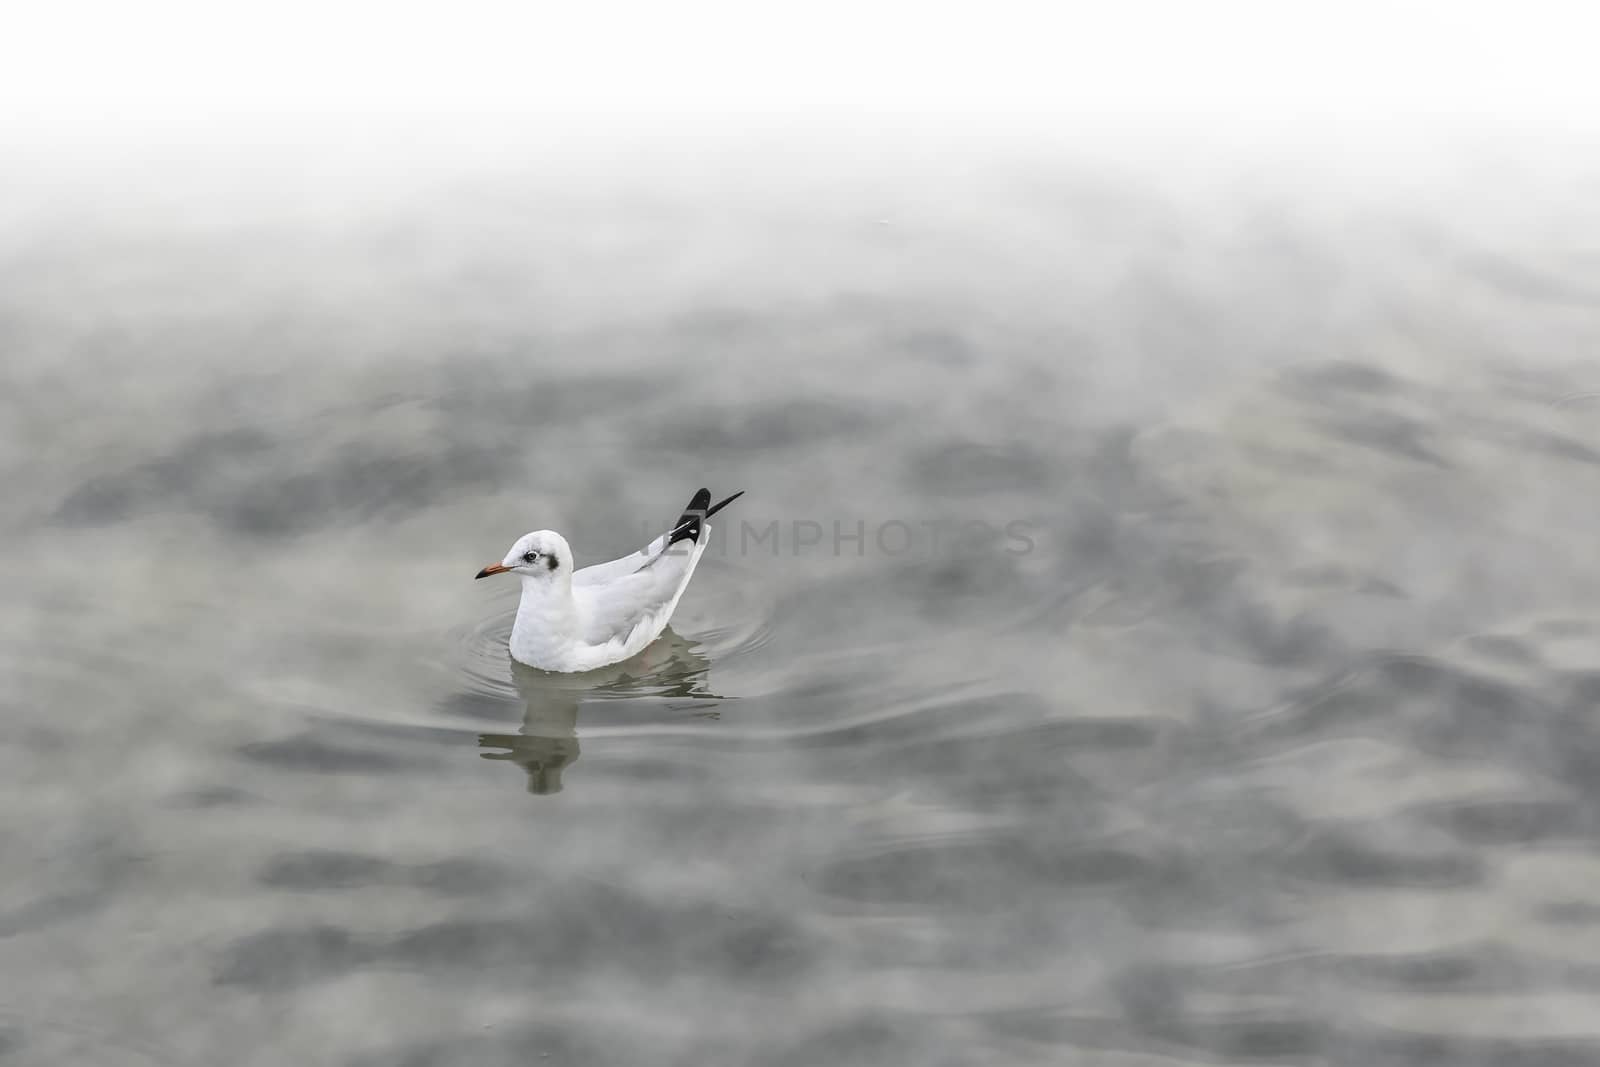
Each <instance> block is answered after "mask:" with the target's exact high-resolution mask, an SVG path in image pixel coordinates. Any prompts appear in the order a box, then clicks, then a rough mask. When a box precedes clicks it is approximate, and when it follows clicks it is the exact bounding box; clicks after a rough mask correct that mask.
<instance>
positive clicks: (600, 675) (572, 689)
mask: <svg viewBox="0 0 1600 1067" xmlns="http://www.w3.org/2000/svg"><path fill="white" fill-rule="evenodd" d="M510 667H511V680H512V682H513V683H514V684H515V685H516V687H517V692H518V693H519V694H520V695H521V697H522V699H523V701H524V703H525V704H526V705H527V710H526V711H524V712H523V716H522V729H521V730H520V731H519V732H518V733H514V734H480V735H479V737H478V746H479V747H480V748H484V749H503V750H504V751H500V752H480V753H479V755H480V756H482V757H483V758H484V759H491V760H510V761H511V762H512V763H517V764H520V765H521V766H522V768H523V769H524V770H525V771H527V772H528V792H530V793H533V794H535V795H537V796H547V795H549V794H552V793H559V792H561V788H562V780H561V775H562V772H563V771H565V770H566V769H567V768H568V767H570V766H572V764H574V763H576V762H577V761H578V753H579V744H578V709H579V708H580V707H581V706H583V705H585V704H588V705H590V706H591V707H593V706H594V705H596V704H599V703H602V702H604V701H608V700H630V699H647V698H650V697H690V698H694V699H696V700H720V699H721V698H720V697H717V696H715V695H713V694H711V693H709V692H707V691H706V688H705V686H706V673H707V672H708V671H709V670H710V669H711V662H710V661H709V660H707V659H706V657H705V656H704V655H702V654H701V652H700V650H699V648H698V647H697V646H695V645H692V644H690V643H689V642H688V641H685V640H684V639H683V638H682V637H680V636H679V635H678V633H677V632H676V631H674V630H673V629H672V628H671V627H670V626H669V627H668V628H667V629H666V630H665V631H663V632H662V634H661V636H660V637H659V638H658V639H657V640H656V641H654V642H653V643H651V645H650V647H648V648H646V649H645V650H644V651H643V652H641V653H639V654H638V655H637V656H634V657H633V658H632V659H628V660H624V661H623V662H621V663H616V664H612V665H611V666H609V667H602V668H600V669H599V670H594V671H585V672H584V673H582V674H556V673H553V672H551V671H541V670H538V669H537V668H534V667H529V666H525V665H524V664H521V663H518V662H516V661H515V660H511V661H510Z"/></svg>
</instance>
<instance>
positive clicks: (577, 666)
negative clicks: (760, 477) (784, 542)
mask: <svg viewBox="0 0 1600 1067" xmlns="http://www.w3.org/2000/svg"><path fill="white" fill-rule="evenodd" d="M742 495H743V490H741V491H740V492H738V493H735V494H733V496H730V497H728V499H726V500H724V501H722V502H721V503H719V504H717V505H715V506H712V505H711V493H710V491H709V490H707V489H701V490H700V491H699V492H698V493H696V494H695V495H694V498H693V499H692V500H690V501H689V506H688V508H687V509H686V510H685V511H684V513H683V514H682V515H681V516H679V518H678V521H677V522H676V523H674V524H673V526H672V528H671V529H670V530H669V531H668V532H667V533H664V534H662V535H661V536H660V537H658V538H656V539H655V540H654V541H652V542H650V544H649V546H648V547H646V548H644V549H641V550H640V551H638V552H635V553H633V554H632V555H628V556H623V557H622V558H621V559H614V560H612V561H610V562H609V563H597V564H595V565H594V566H592V567H585V568H583V569H582V570H576V571H575V570H574V569H573V560H572V548H571V546H569V545H568V544H567V539H566V538H564V537H562V536H561V535H560V534H558V533H556V532H555V531H554V530H535V531H534V532H533V533H530V534H525V535H523V536H522V537H520V538H518V539H517V542H516V544H514V545H512V546H511V551H509V552H507V553H506V557H505V559H503V560H502V561H501V562H499V563H493V564H490V565H489V566H487V567H485V568H483V570H481V571H479V572H478V577H479V578H486V577H488V576H489V575H491V574H507V573H514V574H516V575H518V576H519V577H520V578H521V579H522V600H521V602H520V603H519V604H518V605H517V621H516V622H515V623H514V624H513V625H512V627H511V656H512V658H513V659H515V660H517V661H518V662H519V663H526V664H527V665H528V666H530V667H538V668H540V669H541V670H547V671H561V672H563V673H570V672H574V671H591V670H595V669H597V668H599V667H604V666H607V665H609V664H612V663H618V662H620V661H622V660H625V659H627V658H629V657H630V656H634V655H637V654H638V653H639V652H641V651H643V650H644V648H645V646H647V645H649V644H650V642H652V641H654V640H655V639H656V638H657V637H660V636H661V631H662V630H664V629H666V626H667V623H668V622H669V621H671V619H672V612H673V610H674V609H675V608H676V607H677V606H678V600H679V599H680V598H681V597H682V596H683V591H684V589H685V588H687V587H688V585H689V579H690V578H692V577H693V576H694V569H695V567H696V566H697V565H698V564H699V562H700V557H701V556H702V555H703V554H704V553H705V550H706V545H707V543H709V541H710V538H711V524H710V523H708V522H706V521H705V520H706V519H707V518H709V517H710V516H712V515H714V514H716V513H717V512H718V511H721V510H722V509H723V508H724V507H726V506H727V505H728V504H730V503H732V502H733V501H734V500H737V499H738V498H739V497H740V496H742Z"/></svg>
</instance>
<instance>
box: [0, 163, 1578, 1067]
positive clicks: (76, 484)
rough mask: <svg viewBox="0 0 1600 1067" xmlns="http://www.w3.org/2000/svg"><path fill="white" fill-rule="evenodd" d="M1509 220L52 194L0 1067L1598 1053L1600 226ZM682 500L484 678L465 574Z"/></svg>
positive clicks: (1385, 1058)
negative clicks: (609, 611)
mask: <svg viewBox="0 0 1600 1067" xmlns="http://www.w3.org/2000/svg"><path fill="white" fill-rule="evenodd" d="M1503 178H1504V176H1494V175H1490V176H1488V177H1486V178H1484V179H1483V181H1482V182H1481V184H1480V185H1478V186H1473V189H1475V190H1477V191H1476V192H1475V193H1474V192H1471V191H1469V192H1461V191H1460V190H1456V194H1457V195H1455V196H1454V198H1452V197H1451V196H1446V197H1443V198H1440V197H1436V196H1435V195H1434V191H1433V190H1431V189H1429V188H1425V187H1423V188H1409V187H1406V186H1404V185H1403V183H1396V185H1395V186H1394V187H1393V188H1379V189H1376V190H1373V189H1369V190H1367V191H1366V192H1365V193H1362V194H1360V195H1356V194H1352V193H1339V192H1335V191H1330V190H1329V189H1327V188H1321V189H1320V190H1319V189H1315V188H1313V189H1300V190H1299V191H1295V190H1296V187H1295V186H1294V185H1293V183H1289V184H1288V185H1286V186H1284V187H1283V188H1278V189H1276V190H1273V189H1265V188H1258V187H1256V186H1254V185H1252V184H1251V183H1249V182H1244V183H1242V184H1240V185H1238V186H1224V187H1221V188H1220V190H1216V191H1214V192H1213V194H1209V198H1208V197H1206V196H1198V195H1188V196H1185V195H1179V194H1178V192H1177V191H1176V190H1178V189H1181V187H1182V183H1181V182H1172V181H1168V182H1164V183H1163V182H1157V181H1153V180H1150V181H1147V180H1145V179H1144V178H1143V177H1141V176H1140V175H1139V174H1129V173H1125V172H1111V171H1097V170H1093V169H1092V168H1091V169H1088V170H1083V169H1073V168H1056V169H1044V170H1040V171H1037V172H1024V173H1023V174H1022V176H1020V177H1019V176H1016V175H1010V176H995V175H991V176H990V177H988V178H985V179H983V180H982V181H979V180H978V179H976V178H973V179H970V180H959V181H958V180H954V179H952V180H947V181H943V182H942V183H941V182H935V181H933V180H932V179H930V178H929V177H928V176H927V174H925V173H924V174H921V175H919V177H918V180H916V181H912V180H910V179H909V178H905V177H902V178H899V179H896V180H894V181H888V180H884V181H869V180H867V179H862V180H861V181H859V182H854V183H852V182H850V181H844V180H840V181H838V182H836V183H834V184H832V185H828V186H827V187H826V188H821V189H820V190H819V189H818V188H816V187H814V186H812V185H808V184H807V183H806V182H804V181H799V180H798V179H794V180H791V181H790V182H789V183H788V184H787V185H783V186H781V187H779V188H772V189H768V188H765V187H763V186H761V185H760V183H757V182H753V181H752V183H751V184H750V185H749V186H744V185H741V184H740V181H739V179H738V178H736V177H735V178H728V177H726V176H724V178H723V179H722V180H721V183H720V184H716V185H714V186H713V187H708V188H709V189H710V191H706V192H703V193H702V192H698V191H697V187H696V186H695V184H694V183H693V182H686V183H680V185H679V186H673V187H670V188H668V189H666V190H665V191H662V190H661V189H656V188H653V187H652V186H651V185H650V183H649V182H648V181H646V180H644V179H643V178H640V179H637V180H636V181H635V182H634V184H633V185H627V184H626V183H621V182H618V183H612V184H610V185H602V186H599V187H593V188H587V187H583V186H581V185H580V184H578V183H566V184H564V183H562V182H560V181H556V180H553V179H552V180H546V181H539V180H535V179H533V178H514V177H499V178H496V179H494V180H488V179H483V180H477V181H472V182H461V183H459V184H457V185H454V186H450V187H447V188H436V189H433V190H432V191H430V192H429V193H427V194H421V193H419V194H417V195H414V196H400V195H393V196H389V197H385V198H380V199H378V200H375V201H374V202H372V203H356V204H351V203H344V202H340V203H338V204H335V205H332V206H328V205H325V204H322V203H320V202H319V201H317V200H316V198H315V197H314V196H306V197H303V198H302V199H301V200H294V199H293V198H292V197H286V198H285V201H284V202H283V203H281V204H275V205H273V206H271V207H270V208H257V209H252V210H251V211H248V212H245V211H235V210H233V209H231V208H228V207H226V206H218V205H216V204H213V203H211V202H209V201H206V200H204V199H203V198H202V199H199V200H196V201H194V202H192V203H182V202H179V200H181V198H177V197H174V199H173V201H171V202H162V201H160V200H159V198H157V199H155V200H154V201H152V202H151V203H143V204H140V205H135V204H134V203H133V202H132V200H129V201H128V202H126V203H124V202H122V201H119V200H118V199H117V195H118V194H116V193H115V192H107V193H105V196H106V197H107V198H109V199H105V200H96V199H94V198H93V197H89V198H87V199H80V200H75V201H71V202H70V204H68V203H67V201H63V203H64V204H67V206H59V207H57V206H52V205H53V204H54V202H53V201H51V200H50V198H49V196H48V195H46V194H45V193H39V192H37V191H35V193H34V198H33V199H31V200H28V201H27V202H26V204H25V205H24V207H22V208H16V207H15V206H14V207H13V208H12V209H8V210H9V211H10V214H8V215H7V216H6V217H5V220H4V225H3V227H0V235H3V243H0V250H3V254H0V359H3V360H4V363H3V369H4V376H5V381H4V385H5V389H4V396H3V398H0V408H3V409H4V410H3V414H4V419H3V421H0V465H3V466H0V477H3V484H4V485H5V487H6V490H7V492H6V504H5V507H4V509H3V510H0V536H3V539H4V548H3V550H0V577H3V580H4V588H5V589H6V591H7V595H6V596H5V597H4V598H3V601H0V680H3V683H4V684H3V688H0V713H3V719H0V834H3V840H4V841H5V868H4V870H5V878H4V880H3V882H0V990H3V992H0V1062H3V1063H7V1064H9V1063H18V1064H84V1065H90V1064H117V1065H121V1064H138V1063H149V1064H163V1065H165V1064H185V1065H187V1064H193V1065H214V1064H219V1063H227V1064H232V1065H235V1067H256V1065H260V1067H269V1065H272V1067H276V1065H281V1064H284V1063H316V1064H324V1063H326V1064H335V1065H350V1067H359V1065H380V1064H381V1065H385V1067H422V1065H435V1064H437V1065H451V1067H458V1065H470V1067H478V1065H484V1067H489V1065H501V1064H505V1065H509V1064H519V1065H520V1064H529V1063H538V1064H542V1063H551V1064H607V1065H609V1064H651V1065H662V1064H685V1065H706V1064H743V1063H751V1064H774V1065H789V1064H793V1065H811V1064H874V1065H884V1067H889V1065H896V1064H906V1065H913V1064H914V1065H919V1067H920V1065H931V1064H950V1065H958V1064H959V1065H965V1064H977V1063H982V1064H986V1065H989V1064H1094V1065H1107V1067H1110V1065H1115V1067H1154V1065H1157V1064H1160V1065H1163V1067H1166V1065H1178V1064H1216V1063H1236V1062H1237V1063H1267V1064H1339V1065H1344V1064H1350V1065H1361V1067H1388V1065H1396V1067H1398V1065H1413V1064H1449V1065H1470V1064H1503V1063H1513V1062H1515V1063H1527V1064H1539V1065H1540V1067H1564V1065H1567V1064H1574V1065H1576V1064H1592V1063H1596V1062H1600V1015H1597V1014H1596V1012H1595V1011H1594V1003H1595V999H1594V998H1595V996H1596V994H1597V993H1600V896H1597V891H1596V887H1597V886H1600V853H1597V848H1596V846H1597V843H1600V570H1597V569H1596V567H1595V566H1594V562H1595V559H1596V556H1595V552H1594V540H1595V536H1596V532H1597V531H1600V363H1597V354H1600V317H1597V315H1600V246H1597V245H1596V244H1595V243H1594V239H1593V235H1594V234H1595V233H1596V232H1600V227H1597V226H1596V223H1597V222H1600V217H1597V216H1596V214H1595V211H1596V209H1595V206H1594V205H1595V204H1596V203H1597V202H1600V200H1597V198H1596V197H1595V196H1594V190H1595V188H1596V185H1595V183H1594V181H1593V179H1592V178H1591V179H1589V180H1588V182H1587V184H1585V182H1584V181H1578V180H1573V181H1570V182H1566V183H1562V182H1549V181H1546V182H1542V183H1541V182H1537V181H1534V179H1532V178H1528V179H1526V182H1525V184H1524V185H1522V186H1517V187H1515V188H1514V189H1513V190H1512V191H1511V192H1507V191H1506V188H1505V186H1503V185H1502V184H1500V183H1501V181H1502V179H1503ZM734 187H737V188H734ZM1286 190H1287V191H1286ZM1513 194H1515V195H1513ZM13 204H15V201H13ZM136 208H137V209H136ZM1585 242H1587V243H1585ZM701 484H707V485H709V486H711V488H712V489H713V491H714V492H715V493H717V494H718V495H722V494H725V493H727V492H731V491H733V490H734V489H737V488H743V489H745V490H747V495H746V496H745V497H744V498H743V499H742V500H740V501H739V502H738V503H737V504H736V505H735V506H734V507H733V508H731V509H730V510H729V512H728V513H727V520H726V521H723V522H721V523H720V524H719V528H718V537H719V538H720V539H721V540H720V542H719V543H718V544H717V545H716V546H714V547H713V549H712V550H711V552H710V553H709V554H708V556H707V558H706V560H705V562H704V563H703V564H702V567H701V569H700V571H699V573H698V575H697V576H696V578H695V582H694V584H693V586H692V587H691V589H690V592H689V594H688V595H687V597H686V598H685V600H684V602H683V604H682V606H681V608H680V609H679V612H678V615H677V617H676V619H675V621H674V624H673V630H672V631H671V632H669V635H668V636H667V637H666V638H665V639H663V641H662V642H660V643H658V644H657V645H656V646H654V647H653V648H652V649H650V650H649V651H648V652H647V653H646V654H644V655H643V656H641V657H640V658H639V659H638V660H635V661H633V662H630V663H627V664H623V665H620V666H619V667H617V668H615V669H611V670H608V671H605V672H601V673H600V674H599V675H597V676H592V677H583V678H559V677H552V676H545V675H540V674H539V673H538V672H533V671H526V670H522V669H513V668H512V666H511V664H510V663H509V661H508V659H507V657H506V654H505V650H504V642H505V638H506V636H507V634H508V632H509V630H510V624H511V617H512V612H513V610H514V607H515V597H516V589H515V587H514V584H513V583H510V582H502V583H498V584H497V583H494V582H490V581H483V582H474V581H473V580H472V576H473V574H474V573H475V572H476V570H477V569H478V568H479V567H480V566H482V565H483V564H484V563H485V562H488V561H491V560H495V559H498V558H499V557H500V555H501V553H502V552H503V551H504V550H505V547H506V545H508V544H509V543H510V542H511V540H512V539H513V538H515V537H516V536H517V535H519V534H521V533H523V532H525V531H527V530H529V529H533V528H538V527H545V526H548V527H553V528H556V529H559V530H562V531H563V532H565V533H566V534H567V535H568V536H569V538H570V539H571V540H572V542H573V544H574V546H575V548H576V550H577V552H578V554H579V557H580V562H595V561H598V560H601V559H606V558H610V557H612V556H615V555H619V554H621V553H623V552H626V551H630V550H632V549H633V548H635V547H637V544H638V543H639V542H640V541H641V540H642V538H643V537H644V536H645V535H646V534H647V533H653V532H654V530H655V528H656V527H657V526H658V525H659V524H660V523H662V522H664V521H666V520H668V519H670V518H671V517H672V516H673V515H675V514H676V512H677V510H678V508H679V507H681V505H682V504H683V502H684V501H685V500H687V498H688V496H689V495H690V493H692V491H693V490H694V489H695V488H697V487H698V486H700V485H701ZM985 531H989V532H990V533H992V534H993V536H990V537H985V536H982V535H983V534H984V532H985ZM858 535H859V536H858Z"/></svg>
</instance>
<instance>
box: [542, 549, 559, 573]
mask: <svg viewBox="0 0 1600 1067" xmlns="http://www.w3.org/2000/svg"><path fill="white" fill-rule="evenodd" d="M545 559H546V560H547V562H546V563H545V566H547V567H549V568H550V569H551V570H555V569H556V568H557V567H559V566H560V565H561V564H560V562H559V561H558V560H557V559H556V554H555V553H554V552H552V553H550V554H549V555H548V556H546V557H545Z"/></svg>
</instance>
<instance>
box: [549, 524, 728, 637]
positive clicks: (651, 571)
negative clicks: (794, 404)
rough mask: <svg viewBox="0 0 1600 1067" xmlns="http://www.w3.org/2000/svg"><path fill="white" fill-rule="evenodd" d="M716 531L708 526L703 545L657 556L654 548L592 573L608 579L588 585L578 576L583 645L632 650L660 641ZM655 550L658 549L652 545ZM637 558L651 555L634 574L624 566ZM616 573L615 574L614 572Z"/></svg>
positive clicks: (660, 552)
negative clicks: (598, 573) (600, 573)
mask: <svg viewBox="0 0 1600 1067" xmlns="http://www.w3.org/2000/svg"><path fill="white" fill-rule="evenodd" d="M710 530H711V527H710V525H709V524H704V528H703V531H702V534H701V538H700V541H699V542H698V543H694V544H691V543H689V542H687V541H685V542H680V543H679V544H677V545H673V546H672V547H671V548H670V549H668V548H665V547H663V548H662V549H661V550H658V551H657V552H656V553H655V554H654V555H649V549H646V550H645V552H643V553H635V554H634V556H625V557H623V558H622V559H620V560H613V561H612V562H611V563H605V564H601V565H600V566H599V567H592V568H589V569H590V570H596V571H598V570H601V568H607V571H606V573H607V574H608V575H610V576H609V577H600V578H594V579H591V580H589V581H587V582H584V583H583V584H581V585H580V584H579V583H578V581H577V575H573V587H572V594H573V597H574V598H575V599H576V600H577V602H578V618H579V622H580V625H581V627H582V640H583V641H584V643H586V644H589V645H609V646H613V647H614V648H632V647H634V646H637V647H638V648H643V647H644V645H646V644H648V643H649V642H651V641H653V640H655V638H656V636H657V635H659V634H660V633H661V631H662V629H663V628H665V626H666V625H667V622H668V620H670V619H671V618H672V611H673V609H674V608H676V607H677V606H678V598H679V597H681V596H682V595H683V590H684V589H685V587H687V586H688V584H689V579H690V577H692V576H693V575H694V569H695V566H696V565H697V564H698V563H699V562H700V557H701V555H703V554H704V553H705V550H706V544H707V542H708V541H709V537H708V536H706V535H707V534H709V533H710ZM652 547H654V546H652ZM637 556H647V557H648V558H646V559H645V560H644V562H643V563H642V564H640V565H639V566H637V567H633V568H632V569H628V568H626V567H623V566H622V564H625V563H627V562H629V561H630V560H633V559H634V558H635V557H637ZM613 568H614V569H613Z"/></svg>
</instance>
